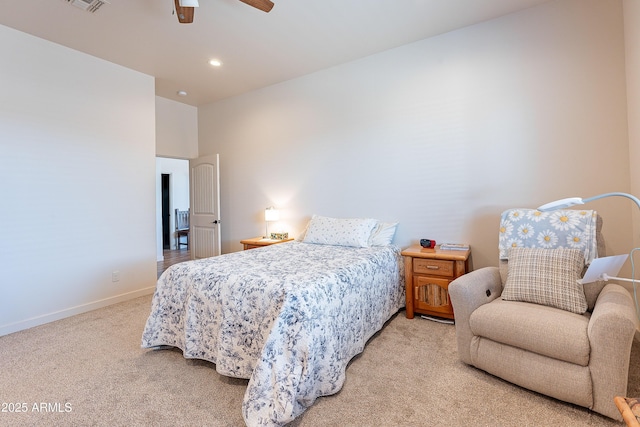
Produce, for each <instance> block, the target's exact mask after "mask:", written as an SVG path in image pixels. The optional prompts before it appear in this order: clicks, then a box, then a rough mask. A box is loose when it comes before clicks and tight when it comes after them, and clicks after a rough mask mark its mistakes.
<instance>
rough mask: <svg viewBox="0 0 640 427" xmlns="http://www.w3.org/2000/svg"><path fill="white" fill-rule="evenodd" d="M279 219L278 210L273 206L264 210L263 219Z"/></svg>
mask: <svg viewBox="0 0 640 427" xmlns="http://www.w3.org/2000/svg"><path fill="white" fill-rule="evenodd" d="M279 219H280V212H278V210H277V209H275V208H273V207H269V208H267V209H265V210H264V220H265V221H277V220H279Z"/></svg>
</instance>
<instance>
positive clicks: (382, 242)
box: [369, 222, 398, 246]
mask: <svg viewBox="0 0 640 427" xmlns="http://www.w3.org/2000/svg"><path fill="white" fill-rule="evenodd" d="M397 227H398V223H397V222H378V224H377V225H376V226H375V228H374V229H373V232H372V233H371V237H369V246H387V245H390V244H391V241H392V240H393V236H395V234H396V228H397Z"/></svg>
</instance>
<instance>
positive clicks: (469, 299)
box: [449, 209, 638, 420]
mask: <svg viewBox="0 0 640 427" xmlns="http://www.w3.org/2000/svg"><path fill="white" fill-rule="evenodd" d="M563 215H564V216H563ZM554 227H559V228H560V229H562V230H560V229H558V230H557V232H556V229H555V228H554ZM601 227H602V220H601V219H600V217H599V216H598V215H597V214H596V213H595V212H594V211H584V210H583V211H577V210H575V211H574V210H565V211H557V212H548V213H541V212H540V211H537V210H528V209H514V210H508V211H505V212H504V213H503V215H502V220H501V229H500V253H501V258H505V259H501V260H500V267H485V268H481V269H479V270H475V271H473V272H471V273H468V274H466V275H464V276H461V277H459V278H457V279H456V280H455V281H453V282H452V283H451V284H450V285H449V295H450V298H451V303H452V305H453V309H454V313H455V325H456V326H455V327H456V339H457V346H458V354H459V357H460V359H461V360H462V361H463V362H464V363H466V364H469V365H472V366H475V367H477V368H479V369H482V370H484V371H486V372H488V373H490V374H493V375H495V376H497V377H500V378H502V379H504V380H506V381H509V382H512V383H514V384H517V385H519V386H521V387H524V388H527V389H530V390H533V391H536V392H538V393H542V394H545V395H548V396H551V397H554V398H556V399H559V400H562V401H566V402H570V403H573V404H576V405H580V406H583V407H586V408H589V409H591V410H593V411H595V412H598V413H600V414H603V415H605V416H607V417H610V418H613V419H617V420H621V416H620V413H619V411H618V409H617V408H616V406H615V404H614V397H615V396H617V395H618V396H624V395H626V393H627V381H628V372H629V357H630V352H631V345H632V343H633V339H634V335H635V332H636V329H637V327H638V319H637V316H636V312H635V306H634V302H633V299H632V298H631V296H630V294H629V292H627V290H626V289H625V288H623V287H622V286H620V285H618V284H615V283H607V282H603V281H599V282H594V283H590V284H586V285H584V287H583V286H582V285H577V286H573V284H574V283H575V279H576V278H579V277H581V274H583V273H584V270H583V268H585V267H584V264H585V263H588V262H590V260H591V259H592V258H593V257H596V256H597V254H598V253H599V254H600V255H601V256H602V255H604V242H603V240H602V236H601V233H600V229H601ZM563 228H564V229H563ZM554 239H555V240H554ZM576 248H577V249H576ZM577 250H579V252H578V253H579V254H581V256H582V255H584V260H583V259H582V258H581V257H578V256H576V251H577ZM507 258H508V259H507ZM583 298H584V299H583ZM581 311H584V312H582V313H581Z"/></svg>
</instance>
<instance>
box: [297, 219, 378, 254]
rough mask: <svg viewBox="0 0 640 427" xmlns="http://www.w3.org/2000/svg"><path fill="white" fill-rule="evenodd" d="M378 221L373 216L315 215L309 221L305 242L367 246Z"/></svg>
mask: <svg viewBox="0 0 640 427" xmlns="http://www.w3.org/2000/svg"><path fill="white" fill-rule="evenodd" d="M377 222H378V221H376V220H375V219H372V218H330V217H325V216H319V215H314V216H313V217H312V218H311V221H309V226H308V228H307V232H306V234H305V236H304V240H303V242H305V243H318V244H322V245H338V246H355V247H360V248H366V247H368V246H369V237H371V232H372V231H373V228H374V227H375V226H376V224H377Z"/></svg>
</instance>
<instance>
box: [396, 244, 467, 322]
mask: <svg viewBox="0 0 640 427" xmlns="http://www.w3.org/2000/svg"><path fill="white" fill-rule="evenodd" d="M402 255H403V256H404V275H405V286H406V296H407V319H413V316H414V313H421V314H427V315H431V316H438V317H444V318H447V319H453V318H454V316H453V307H452V306H451V300H450V299H449V292H448V290H447V289H448V287H449V283H451V282H452V281H453V280H454V279H455V278H457V277H460V276H462V275H463V274H465V273H468V272H469V257H470V255H471V250H466V251H443V250H441V249H440V247H439V246H436V247H435V249H424V248H423V247H422V246H420V245H414V246H411V247H408V248H407V249H405V250H403V251H402Z"/></svg>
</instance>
